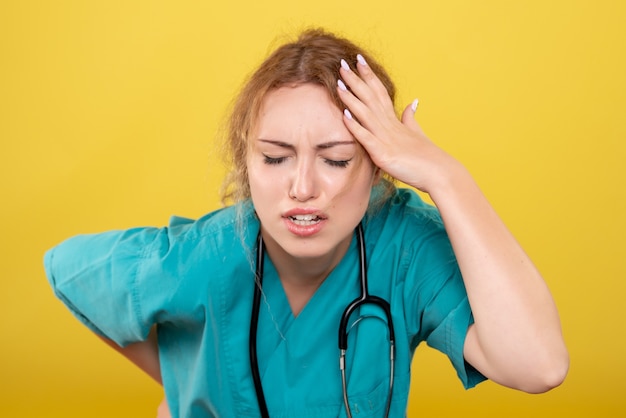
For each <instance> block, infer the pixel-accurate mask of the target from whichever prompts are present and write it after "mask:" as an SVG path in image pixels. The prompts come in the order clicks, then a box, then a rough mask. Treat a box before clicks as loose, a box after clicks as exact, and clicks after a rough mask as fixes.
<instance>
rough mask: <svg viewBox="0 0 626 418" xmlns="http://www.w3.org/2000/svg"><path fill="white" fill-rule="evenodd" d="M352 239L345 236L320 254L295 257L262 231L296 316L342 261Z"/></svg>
mask: <svg viewBox="0 0 626 418" xmlns="http://www.w3.org/2000/svg"><path fill="white" fill-rule="evenodd" d="M351 239H352V237H351V236H350V237H348V238H346V240H344V241H342V242H341V243H340V244H339V245H338V246H337V247H335V248H334V249H333V251H331V252H328V253H326V254H323V255H320V256H318V257H295V256H292V255H291V254H289V253H287V252H286V251H285V250H284V249H283V248H282V247H281V246H280V245H279V244H278V243H277V242H276V241H275V240H273V239H272V238H271V237H270V236H268V235H267V234H263V241H264V243H265V247H266V251H267V254H268V256H269V257H270V259H271V260H272V263H273V264H274V267H275V268H276V272H277V273H278V277H279V279H280V281H281V284H282V285H283V289H284V291H285V294H286V295H287V300H288V301H289V305H290V306H291V310H292V312H293V314H294V315H296V316H297V315H298V314H299V313H300V311H301V310H302V309H303V308H304V306H306V304H307V302H308V301H309V299H311V297H312V296H313V295H314V294H315V292H316V291H317V289H318V288H319V287H320V286H321V285H322V283H323V282H324V280H326V278H327V277H328V275H329V274H330V273H331V272H332V271H333V269H334V268H335V267H336V266H337V265H338V264H339V262H340V261H341V259H342V258H343V256H344V255H345V254H346V252H347V251H348V248H349V247H350V241H351Z"/></svg>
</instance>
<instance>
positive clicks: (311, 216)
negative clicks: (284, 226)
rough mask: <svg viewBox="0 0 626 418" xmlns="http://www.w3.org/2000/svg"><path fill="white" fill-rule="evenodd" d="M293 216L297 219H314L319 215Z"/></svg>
mask: <svg viewBox="0 0 626 418" xmlns="http://www.w3.org/2000/svg"><path fill="white" fill-rule="evenodd" d="M292 218H293V219H295V220H297V221H312V220H313V219H316V218H317V216H315V215H294V216H292Z"/></svg>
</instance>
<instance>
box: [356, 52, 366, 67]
mask: <svg viewBox="0 0 626 418" xmlns="http://www.w3.org/2000/svg"><path fill="white" fill-rule="evenodd" d="M356 60H357V61H358V62H359V64H361V65H367V62H365V58H363V55H361V54H358V55H357V56H356Z"/></svg>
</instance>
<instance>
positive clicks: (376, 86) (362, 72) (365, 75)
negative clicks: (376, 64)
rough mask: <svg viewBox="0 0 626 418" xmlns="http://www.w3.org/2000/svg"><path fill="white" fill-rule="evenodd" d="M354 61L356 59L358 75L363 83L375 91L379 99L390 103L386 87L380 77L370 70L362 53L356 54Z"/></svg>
mask: <svg viewBox="0 0 626 418" xmlns="http://www.w3.org/2000/svg"><path fill="white" fill-rule="evenodd" d="M356 61H357V65H356V68H357V71H358V73H359V76H360V77H361V78H362V79H363V81H364V82H365V84H367V85H368V86H369V87H370V88H371V89H372V90H373V91H374V92H375V93H376V96H377V97H378V98H379V99H381V100H385V101H388V102H389V103H391V98H390V97H389V92H388V91H387V88H386V87H385V85H384V84H383V83H382V81H380V79H379V78H378V76H377V75H376V74H375V73H374V71H372V68H371V67H370V66H369V64H368V63H367V61H365V58H363V55H361V54H358V55H357V56H356Z"/></svg>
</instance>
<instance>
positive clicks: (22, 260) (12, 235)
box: [0, 0, 626, 417]
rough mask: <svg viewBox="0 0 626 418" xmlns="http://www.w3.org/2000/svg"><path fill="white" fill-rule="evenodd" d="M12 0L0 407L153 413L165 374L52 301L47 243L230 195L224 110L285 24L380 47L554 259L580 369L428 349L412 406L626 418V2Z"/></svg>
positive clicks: (0, 281) (4, 95)
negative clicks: (107, 342) (480, 372)
mask: <svg viewBox="0 0 626 418" xmlns="http://www.w3.org/2000/svg"><path fill="white" fill-rule="evenodd" d="M216 3H217V2H213V1H193V2H192V1H181V2H170V1H152V0H141V1H85V0H76V1H69V0H63V1H61V0H59V1H3V2H2V3H0V144H1V145H0V156H1V158H2V164H0V179H1V180H0V186H1V189H0V191H1V196H2V204H1V205H0V215H1V217H0V219H2V224H3V225H2V230H3V234H2V237H3V239H2V240H0V248H1V250H2V251H1V254H2V255H1V258H0V288H1V293H0V295H1V296H0V298H1V300H2V301H1V303H0V415H1V416H11V417H28V416H32V417H35V416H36V417H42V416H45V417H57V416H58V417H86V416H89V417H98V416H102V417H106V416H116V417H152V416H154V408H155V407H156V405H157V404H158V402H159V400H160V396H161V395H160V393H159V388H158V387H157V385H156V384H154V383H152V382H151V381H150V380H149V378H147V377H144V376H143V375H142V374H141V373H140V372H138V371H136V370H135V369H134V368H133V366H131V365H128V364H127V363H126V362H125V361H124V360H123V359H122V358H121V357H120V356H119V355H117V354H116V353H114V352H113V351H112V350H110V349H109V348H107V347H105V346H104V345H103V344H101V343H100V342H99V341H98V340H97V339H96V338H94V337H93V336H92V335H91V334H90V333H89V332H88V331H87V330H86V329H84V328H83V327H82V326H81V325H79V323H78V322H77V321H76V320H75V319H74V318H73V317H71V315H70V314H69V313H68V312H67V311H66V310H65V308H63V307H62V306H61V304H60V303H59V302H57V301H56V299H55V298H54V297H53V295H52V292H51V291H50V289H49V288H48V286H47V284H46V280H45V278H44V273H43V269H42V262H41V259H42V254H43V252H44V250H45V249H46V248H48V247H50V246H52V245H53V244H55V243H57V242H58V241H60V240H61V239H63V238H65V237H67V236H70V235H73V234H76V233H80V232H91V231H100V230H106V229H110V228H125V227H130V226H135V225H147V224H149V225H162V224H164V223H165V222H167V219H168V217H169V216H170V215H171V214H178V215H182V216H188V217H195V216H199V215H201V214H202V213H204V212H206V211H209V210H211V209H214V208H216V207H218V196H217V187H218V184H219V180H220V179H219V177H220V176H221V168H220V166H219V162H218V160H217V159H216V158H215V156H214V152H213V150H212V138H213V137H214V135H215V133H216V130H217V126H218V123H219V121H220V119H221V118H222V117H223V114H224V110H225V109H226V106H227V104H228V102H229V100H230V98H231V97H232V95H233V93H234V92H235V91H236V90H237V87H238V86H239V85H240V83H241V81H242V79H243V77H244V76H245V75H246V74H247V73H248V71H250V69H251V68H252V67H253V66H254V65H255V64H257V63H258V62H259V61H260V60H261V59H262V58H263V57H264V55H265V54H266V52H267V51H268V47H269V46H270V45H272V44H275V42H274V41H275V39H276V38H277V36H278V35H280V34H284V33H286V32H290V31H292V30H294V29H298V28H301V27H303V26H306V25H323V26H325V27H327V28H330V29H332V30H335V31H338V32H342V33H344V34H346V35H348V36H349V37H351V38H354V39H355V40H357V41H359V42H361V43H364V44H365V45H368V46H369V47H370V48H371V49H373V50H374V51H375V52H376V53H377V55H378V56H379V57H380V58H381V59H382V61H383V63H384V64H386V65H387V67H388V68H389V69H390V72H391V73H392V75H393V76H394V77H395V79H396V81H397V84H398V88H399V91H400V99H401V101H402V102H403V103H404V102H406V103H408V102H409V101H410V100H411V99H412V98H413V97H414V96H417V97H419V98H420V102H421V104H420V109H419V111H418V119H419V121H420V122H421V123H422V126H423V128H424V129H425V130H426V132H427V133H428V134H429V135H430V136H431V137H432V138H433V139H434V140H435V141H437V142H438V143H439V144H441V146H443V147H444V148H445V149H447V150H449V151H450V152H451V153H453V154H454V155H455V156H457V157H458V158H460V159H461V160H462V161H464V162H465V163H466V165H467V166H468V167H469V168H470V170H471V171H472V172H473V173H474V174H475V177H476V178H477V180H478V181H479V183H480V184H481V185H482V186H483V188H484V190H485V192H486V193H487V195H488V196H489V197H490V199H491V201H492V202H493V204H494V205H495V207H496V208H497V210H498V211H499V212H500V213H501V215H502V217H503V218H504V219H505V221H506V222H507V223H508V225H509V226H510V228H511V229H512V230H513V232H514V233H515V234H516V235H517V236H518V238H519V240H520V241H521V242H522V244H523V245H524V246H525V248H526V249H527V251H528V252H529V253H530V254H531V256H532V257H533V259H534V260H535V261H536V263H537V265H538V267H539V268H540V270H541V271H542V272H543V273H544V275H545V277H546V280H547V281H548V283H549V285H550V287H551V289H552V290H553V293H554V296H555V298H556V301H557V303H558V306H559V308H560V311H561V314H562V320H563V326H564V332H565V336H566V339H567V342H568V344H569V348H570V351H571V360H572V364H571V371H570V374H569V377H568V379H567V381H566V382H565V383H564V384H563V386H561V387H560V388H558V389H556V390H554V391H553V392H550V393H548V394H545V395H540V396H531V395H526V394H522V393H519V392H514V391H511V390H508V389H504V388H501V387H498V386H496V385H495V384H493V383H490V382H489V383H485V384H483V385H481V386H479V387H478V388H477V389H474V390H471V391H467V392H465V391H463V390H462V388H461V385H460V383H459V382H458V381H457V380H456V377H455V376H454V372H453V370H452V368H451V367H450V366H449V365H448V364H447V360H446V359H445V358H444V357H443V356H441V355H440V354H438V353H436V352H434V351H433V350H430V349H427V348H420V349H419V350H418V354H417V357H416V360H415V363H414V364H415V366H414V385H413V392H412V397H411V405H410V416H418V412H420V414H419V416H426V417H428V416H430V417H436V416H441V417H447V416H461V415H457V414H461V413H462V414H463V415H462V416H481V417H504V416H506V417H518V416H519V417H522V416H524V417H525V416H529V415H532V416H537V417H538V416H546V417H554V416H570V415H572V414H573V413H575V412H577V413H579V414H581V416H618V415H621V416H624V414H626V400H625V396H624V395H625V392H624V387H625V386H626V385H625V384H624V383H623V379H624V375H625V374H626V360H625V358H626V356H625V354H626V337H625V336H624V331H626V327H625V326H624V316H625V315H624V313H623V312H624V310H623V309H624V306H625V303H624V301H623V295H624V294H625V293H626V285H625V284H624V283H625V282H626V274H625V273H626V267H625V265H626V263H625V262H624V259H625V254H624V253H625V245H624V244H623V241H622V236H624V235H625V234H626V223H625V220H624V219H625V218H626V197H625V192H624V177H625V176H624V161H625V160H626V147H625V145H624V144H625V143H626V128H625V126H626V123H625V121H624V113H625V110H626V106H625V103H626V81H625V79H626V77H625V75H626V50H625V48H626V46H625V42H626V25H625V24H624V22H626V7H625V6H624V3H623V2H620V1H602V0H593V1H592V0H589V1H571V0H570V1H565V0H562V1H547V2H546V1H540V0H535V1H519V2H502V1H497V0H493V1H476V2H471V1H461V0H457V1H453V0H445V1H426V0H414V1H411V2H409V1H405V2H397V4H394V3H396V2H393V1H382V2H381V1H379V0H361V1H356V0H344V1H340V2H337V1H335V0H317V1H309V2H297V1H292V0H290V1H286V0H285V1H282V0H280V1H279V0H270V1H249V2H248V3H249V4H248V5H245V6H243V5H241V4H240V2H226V1H224V2H220V4H219V5H218V4H216Z"/></svg>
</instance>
